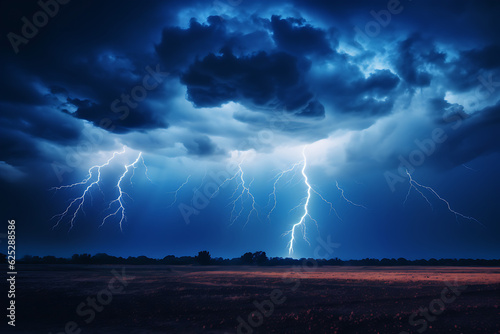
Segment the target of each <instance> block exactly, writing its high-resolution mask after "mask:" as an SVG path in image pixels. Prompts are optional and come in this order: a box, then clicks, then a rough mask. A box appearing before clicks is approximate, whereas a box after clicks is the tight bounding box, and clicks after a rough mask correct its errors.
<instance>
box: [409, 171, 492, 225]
mask: <svg viewBox="0 0 500 334" xmlns="http://www.w3.org/2000/svg"><path fill="white" fill-rule="evenodd" d="M406 175H408V179H409V183H410V188H409V189H408V193H407V194H406V198H405V201H404V203H406V201H407V200H408V196H409V195H410V192H411V190H412V189H415V190H416V191H417V192H418V193H419V194H420V195H421V196H422V197H423V198H424V199H425V200H426V201H427V203H428V204H429V205H430V206H431V208H432V204H431V202H430V201H429V198H427V197H426V196H425V195H424V193H423V192H422V191H421V190H420V189H426V190H428V191H429V192H430V193H432V194H433V195H434V196H436V197H437V198H438V199H439V200H440V201H442V202H443V203H445V204H446V207H447V208H448V211H450V212H451V213H453V214H454V215H455V219H457V220H458V217H462V218H464V219H467V220H471V221H475V222H476V223H479V224H481V225H482V226H484V225H483V224H482V223H481V222H480V221H479V220H477V219H476V218H474V217H469V216H466V215H463V214H461V213H460V212H458V211H455V210H453V209H452V208H451V206H450V203H449V202H448V201H447V200H445V199H444V198H442V197H441V196H440V195H439V194H438V193H437V192H436V191H435V190H434V189H433V188H431V187H428V186H424V185H422V184H420V183H418V182H417V181H415V180H414V179H413V178H412V176H411V174H410V172H408V170H407V171H406ZM419 188H420V189H419Z"/></svg>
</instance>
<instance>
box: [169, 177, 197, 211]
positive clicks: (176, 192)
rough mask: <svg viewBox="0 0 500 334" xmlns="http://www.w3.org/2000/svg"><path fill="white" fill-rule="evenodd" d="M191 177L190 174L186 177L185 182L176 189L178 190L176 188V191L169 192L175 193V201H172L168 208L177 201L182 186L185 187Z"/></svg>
mask: <svg viewBox="0 0 500 334" xmlns="http://www.w3.org/2000/svg"><path fill="white" fill-rule="evenodd" d="M190 178H191V175H188V177H187V178H186V181H184V183H182V184H181V185H180V186H179V188H177V189H176V190H174V191H171V192H169V194H174V201H173V202H172V204H170V205H169V206H168V207H167V209H168V208H170V207H172V206H173V205H174V204H175V203H177V195H178V194H179V191H181V189H182V188H184V186H185V185H186V184H188V182H189V179H190Z"/></svg>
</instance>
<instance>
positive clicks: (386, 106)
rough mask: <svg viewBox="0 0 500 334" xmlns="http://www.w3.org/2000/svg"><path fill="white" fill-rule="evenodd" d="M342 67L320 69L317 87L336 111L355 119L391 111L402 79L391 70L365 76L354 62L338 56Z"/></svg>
mask: <svg viewBox="0 0 500 334" xmlns="http://www.w3.org/2000/svg"><path fill="white" fill-rule="evenodd" d="M336 62H337V64H338V65H339V67H340V69H337V70H335V71H334V72H332V73H329V74H326V75H324V74H323V73H320V74H319V75H318V78H317V81H316V82H315V86H314V89H315V91H317V92H319V93H318V96H319V99H320V100H323V101H325V102H329V104H330V105H331V106H332V109H333V110H332V111H331V112H333V113H336V114H341V115H343V116H344V117H349V118H353V119H356V118H358V119H364V118H365V117H373V116H375V117H380V116H383V115H386V114H388V113H390V112H391V111H392V108H393V104H394V99H395V98H396V96H397V95H396V94H397V92H398V85H399V82H400V79H399V77H398V76H397V75H395V74H394V73H392V72H391V71H390V70H375V71H374V72H373V73H372V74H370V76H368V77H367V78H365V76H364V75H363V73H362V72H361V71H360V70H359V68H358V67H357V66H355V65H352V64H350V63H348V61H347V60H346V59H345V58H344V57H341V56H339V57H338V58H337V61H336Z"/></svg>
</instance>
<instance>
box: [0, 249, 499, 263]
mask: <svg viewBox="0 0 500 334" xmlns="http://www.w3.org/2000/svg"><path fill="white" fill-rule="evenodd" d="M8 260H9V259H8V257H7V256H6V255H5V254H3V253H0V262H1V263H8ZM15 261H16V262H17V263H19V264H23V263H25V264H37V263H39V264H172V265H188V264H205V265H209V264H211V265H252V264H259V265H271V266H273V265H287V264H298V263H301V262H306V263H307V262H310V263H312V262H313V261H315V262H316V263H317V264H319V265H362V266H404V265H429V266H440V265H441V266H466V265H476V266H477V265H482V266H500V259H472V258H459V259H457V258H440V259H436V258H429V259H415V260H408V259H406V258H403V257H400V258H397V259H396V258H382V259H379V258H363V259H348V260H343V259H340V258H338V257H335V258H330V259H325V258H322V259H314V258H300V259H294V258H291V257H286V258H283V257H267V255H266V252H263V251H257V252H254V253H252V252H247V253H245V254H243V255H242V256H240V257H234V258H222V257H213V258H212V257H211V255H210V253H209V252H208V251H200V252H199V253H198V255H196V256H189V255H188V256H175V255H166V256H165V257H163V258H152V257H148V256H145V255H139V256H128V257H122V256H114V255H109V254H107V253H96V254H94V255H91V254H90V253H81V254H73V255H72V256H71V257H56V256H54V255H45V256H39V255H25V256H24V257H22V258H19V259H16V260H15Z"/></svg>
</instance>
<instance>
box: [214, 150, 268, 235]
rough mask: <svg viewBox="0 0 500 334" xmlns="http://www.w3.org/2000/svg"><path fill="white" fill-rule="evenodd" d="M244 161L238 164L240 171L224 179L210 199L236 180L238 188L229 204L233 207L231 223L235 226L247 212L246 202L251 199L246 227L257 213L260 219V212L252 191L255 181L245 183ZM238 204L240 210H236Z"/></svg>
mask: <svg viewBox="0 0 500 334" xmlns="http://www.w3.org/2000/svg"><path fill="white" fill-rule="evenodd" d="M243 160H244V159H242V160H241V161H240V162H239V163H238V170H237V171H236V172H235V173H234V174H233V175H231V176H229V177H227V178H226V179H224V181H222V183H221V184H220V185H219V186H218V187H217V189H216V190H215V191H214V192H213V193H212V195H211V196H210V199H212V198H214V197H215V196H216V195H217V194H218V193H219V192H220V190H221V188H222V187H224V186H225V185H226V184H227V183H229V182H231V181H233V180H235V181H236V188H235V189H234V191H233V193H232V195H231V199H232V201H231V202H229V205H232V210H231V218H230V222H231V224H233V223H234V222H236V221H237V220H238V219H239V218H240V217H241V214H242V213H243V211H244V210H245V205H244V204H245V201H246V200H248V199H250V200H251V209H250V211H249V212H248V215H247V219H246V221H245V224H244V225H243V226H246V225H247V224H248V222H249V221H250V218H251V216H252V214H253V213H254V212H255V214H256V215H257V218H258V217H259V212H258V211H257V204H256V202H255V197H254V195H253V194H252V192H251V191H250V187H251V186H252V182H253V180H252V181H250V183H249V184H248V185H247V183H246V181H245V173H244V171H243V168H242V167H241V165H242V164H243ZM239 189H241V192H239V191H238V190H239ZM238 202H239V203H240V208H239V210H237V209H236V207H237V203H238Z"/></svg>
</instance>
